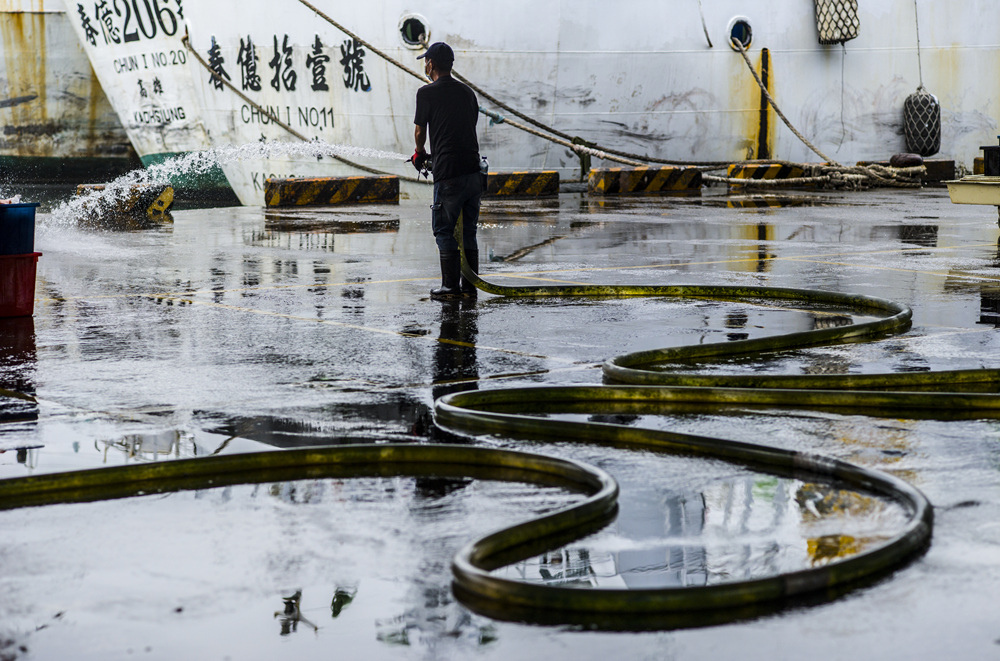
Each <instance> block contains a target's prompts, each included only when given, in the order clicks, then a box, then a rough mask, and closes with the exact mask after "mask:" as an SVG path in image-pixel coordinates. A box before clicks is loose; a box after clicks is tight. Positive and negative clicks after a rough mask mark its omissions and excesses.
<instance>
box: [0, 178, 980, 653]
mask: <svg viewBox="0 0 1000 661" xmlns="http://www.w3.org/2000/svg"><path fill="white" fill-rule="evenodd" d="M53 206H54V205H49V210H48V211H46V212H45V213H42V214H41V215H40V217H39V228H38V232H37V239H36V246H37V249H38V250H39V251H41V252H42V253H43V256H42V258H41V259H40V261H39V272H38V284H37V289H36V297H37V300H36V305H35V316H34V318H33V319H29V320H8V321H4V322H0V342H2V343H3V344H2V346H0V352H2V355H0V379H2V382H0V387H4V388H7V389H10V390H16V391H19V392H27V393H30V394H32V395H34V396H35V397H36V398H37V403H31V402H26V401H24V400H22V399H17V398H10V397H8V398H4V399H0V405H2V408H0V415H2V418H3V419H4V420H5V421H4V422H3V423H2V426H0V451H3V452H2V453H0V478H10V477H19V476H23V475H29V474H40V473H49V472H57V471H65V470H72V469H79V468H98V467H104V466H112V465H122V464H129V463H135V462H147V461H164V460H169V459H171V458H176V457H194V456H205V455H211V454H218V453H233V452H245V451H259V450H266V451H279V450H281V449H284V448H291V447H302V446H309V445H322V444H339V443H361V442H365V443H367V442H384V441H393V442H414V443H419V442H427V441H428V440H431V441H438V442H457V441H463V440H464V439H459V438H457V437H455V436H454V435H452V434H449V433H447V432H444V431H442V430H439V429H437V428H436V427H435V425H434V423H433V416H432V409H431V407H432V405H433V401H434V399H435V398H436V397H439V396H441V395H442V394H445V393H448V392H453V391H456V390H462V389H470V388H480V389H486V388H501V387H508V386H520V385H527V384H567V383H585V384H599V383H601V381H602V376H601V371H600V364H601V363H602V362H603V361H604V360H606V359H608V358H610V357H612V356H614V355H616V354H620V353H624V352H628V351H636V350H640V349H645V348H656V347H666V346H675V345H682V344H696V343H707V342H723V341H726V340H731V339H741V338H745V337H759V336H764V335H767V334H773V333H784V332H788V331H791V330H797V329H806V328H812V327H815V326H816V325H817V324H821V323H840V322H839V320H838V319H837V318H836V315H832V316H831V315H822V314H815V313H813V312H812V311H808V310H796V309H782V308H775V307H773V306H767V305H752V304H750V303H733V302H722V301H712V302H708V301H692V300H686V301H678V300H658V299H641V298H628V299H606V298H602V299H573V300H570V299H551V300H530V301H528V300H519V299H509V298H503V297H494V296H490V295H487V294H481V295H480V297H479V298H478V300H477V301H464V302H449V303H438V302H434V301H431V300H429V298H428V295H427V292H428V290H429V289H430V288H431V287H432V286H435V284H436V282H437V279H438V275H437V255H436V252H435V248H434V245H433V241H432V238H431V234H430V219H429V211H428V209H427V203H426V202H424V201H417V200H403V201H402V203H401V204H400V205H399V206H362V207H353V208H343V209H339V210H296V211H281V212H270V211H264V210H262V209H259V208H225V209H201V210H198V209H194V210H187V211H176V212H174V214H173V216H174V221H173V223H172V224H169V225H163V226H158V227H153V228H150V229H144V230H140V231H116V230H108V229H100V228H88V227H82V226H80V225H79V224H78V223H77V222H75V221H74V219H72V218H67V217H65V216H64V215H61V214H60V213H59V212H58V211H56V212H53V210H52V207H53ZM997 237H998V228H997V225H996V212H995V210H993V209H992V208H989V207H969V206H955V205H952V204H950V202H949V200H948V196H947V193H946V192H945V191H944V190H942V189H927V190H923V191H919V192H915V193H914V192H896V191H872V192H865V193H851V194H844V193H819V192H817V193H802V192H798V193H792V194H789V195H786V196H783V197H775V196H758V195H732V196H730V195H727V194H725V192H724V191H722V190H721V189H709V190H706V192H705V193H704V194H703V195H702V196H700V197H679V198H666V197H642V198H620V199H616V198H609V199H602V200H595V199H589V198H587V197H586V196H584V195H581V194H563V195H561V196H560V197H559V198H558V199H548V200H542V201H529V200H520V201H519V200H507V201H490V202H488V203H486V204H485V205H484V209H483V215H482V218H481V224H480V251H481V255H482V257H483V264H482V269H481V270H482V274H483V277H484V278H486V279H487V280H492V281H497V282H503V283H505V284H558V283H578V282H580V283H618V284H666V283H672V284H752V285H771V286H780V287H799V288H815V289H825V290H833V291H843V292H857V293H862V294H868V295H874V296H879V297H882V298H888V299H892V300H896V301H900V302H903V303H906V304H908V305H910V306H911V307H912V308H913V310H914V323H913V328H912V329H911V330H910V331H909V332H908V333H907V334H905V335H902V336H897V337H893V338H889V339H886V340H883V341H879V342H871V343H863V344H853V345H844V346H838V347H825V348H816V349H810V350H804V351H799V352H793V353H790V354H787V355H782V356H780V357H777V358H771V357H759V358H755V359H751V360H745V361H739V362H738V363H736V364H733V365H725V366H716V367H715V368H716V369H732V370H736V371H765V372H775V373H782V372H787V373H811V374H821V373H840V372H848V371H854V372H880V371H919V370H928V369H961V368H977V367H996V366H997V364H998V359H997V355H998V351H997V350H998V348H1000V338H998V334H997V328H998V327H1000V270H998V268H1000V246H998V241H997ZM918 417H922V416H918ZM928 417H929V419H916V420H910V419H898V418H892V419H885V418H872V417H868V416H865V415H862V414H859V413H854V412H839V413H836V412H811V411H798V410H795V411H774V410H745V411H717V412H703V411H699V412H694V413H691V414H686V415H685V414H679V415H673V416H669V417H668V416H652V415H649V416H636V417H635V418H634V419H631V422H632V423H633V424H640V425H652V426H656V427H658V428H668V429H677V430H681V431H694V432H697V433H704V434H712V435H717V436H723V437H726V438H734V439H738V440H748V441H752V442H758V443H760V442H769V443H774V444H777V445H780V446H782V447H795V448H801V449H807V450H809V451H812V452H816V453H819V454H824V455H829V456H833V457H837V458H842V459H847V460H849V461H853V462H855V463H858V464H862V465H865V466H870V467H874V468H879V469H882V470H885V471H888V472H891V473H893V474H896V475H898V476H900V477H903V478H904V479H906V480H908V481H910V482H911V483H913V484H915V485H916V486H918V487H919V488H920V489H921V490H923V491H924V492H925V493H926V494H927V496H928V497H929V498H930V500H931V502H932V503H933V504H934V505H935V508H936V525H937V527H936V529H935V535H934V541H933V543H932V545H931V547H930V549H929V551H928V552H927V554H926V555H925V556H923V557H922V558H920V559H918V560H916V561H915V562H914V563H913V564H911V565H910V566H908V567H907V568H905V569H902V570H900V571H899V572H897V573H895V574H894V575H892V576H889V577H887V578H886V579H884V580H883V581H882V582H880V583H878V584H875V585H873V586H869V587H867V588H864V589H862V590H858V591H855V592H853V593H851V594H848V595H845V596H843V597H840V598H839V599H836V600H833V601H830V602H828V603H823V604H820V605H816V606H812V607H800V608H795V609H791V610H783V611H781V612H779V613H776V614H762V615H761V616H760V617H758V618H752V619H749V620H745V621H740V622H736V623H730V624H725V625H720V626H714V627H705V628H693V629H683V630H677V631H666V632H652V633H609V632H601V633H598V632H583V631H576V630H571V629H566V628H547V627H539V626H527V625H520V624H509V623H501V622H496V621H493V620H490V619H489V618H485V617H483V616H479V615H476V614H473V613H470V612H469V611H467V610H466V609H464V608H463V607H462V606H461V605H460V604H458V603H456V602H455V601H454V598H453V597H452V596H451V593H450V589H449V581H450V577H449V573H448V561H449V560H450V557H451V555H452V554H453V553H454V552H455V550H457V548H459V547H460V546H462V545H464V544H465V543H466V542H467V541H469V537H470V536H472V535H473V534H475V533H480V532H485V531H488V530H492V529H494V528H497V527H499V526H500V525H501V524H504V523H510V522H512V521H516V520H518V518H519V516H518V513H519V512H521V513H522V514H523V512H538V511H545V510H547V509H549V508H552V507H554V506H556V505H558V504H560V503H564V502H567V501H568V500H571V497H570V496H568V495H566V494H563V493H560V492H556V491H546V490H539V489H535V488H531V487H528V486H524V487H518V486H512V485H497V484H486V483H472V484H470V483H467V482H455V481H447V480H444V481H440V482H434V481H425V482H421V481H419V480H416V481H414V480H405V479H403V478H396V479H389V480H378V479H374V478H372V479H364V480H353V481H351V480H348V481H343V482H342V483H338V484H333V483H331V481H326V482H323V483H317V484H306V485H304V484H299V483H296V484H291V485H268V486H267V487H260V488H256V487H253V486H249V487H241V488H231V489H230V488H227V489H225V490H211V489H206V490H205V491H204V492H201V491H199V492H194V493H193V494H188V495H186V494H173V495H170V496H163V497H156V498H147V499H132V500H129V501H121V502H108V503H97V504H91V505H71V506H69V505H68V506H58V507H51V508H32V509H25V510H15V511H10V512H3V513H0V529H2V530H3V531H4V533H3V535H2V540H0V559H2V561H3V563H4V566H5V571H4V572H3V577H2V578H0V594H2V595H3V596H0V659H6V658H8V657H9V658H12V659H19V658H22V657H23V658H43V659H44V658H69V657H70V656H72V657H74V658H95V659H96V658H100V659H111V658H179V657H180V656H187V657H190V658H220V659H221V658H227V657H229V658H234V659H235V658H273V657H275V656H277V655H278V654H287V655H292V656H294V657H295V658H303V659H311V658H329V657H330V656H331V655H332V654H334V653H335V652H336V653H340V654H344V653H345V652H347V656H348V657H349V658H353V657H355V656H361V655H362V654H363V655H364V656H365V657H366V658H435V659H440V658H445V659H447V658H454V659H458V658H468V657H469V656H473V655H475V656H482V657H486V658H510V657H511V656H512V655H517V656H519V657H522V658H535V657H543V656H544V657H549V658H567V659H569V658H601V657H606V656H608V655H611V654H614V655H617V656H621V657H624V658H666V659H672V658H684V659H688V658H735V657H736V656H737V655H739V656H742V657H746V658H752V659H758V658H759V659H763V658H793V657H794V658H798V657H801V656H803V655H809V656H813V657H815V658H844V657H855V658H861V659H866V658H886V657H889V658H899V657H904V656H905V657H910V658H992V657H996V656H998V655H1000V629H998V625H997V617H996V616H997V613H998V610H997V606H996V604H995V595H996V594H997V593H998V592H1000V523H998V521H1000V440H998V429H1000V422H998V421H997V420H996V419H991V418H989V417H983V418H975V419H962V420H949V419H947V418H948V416H947V415H946V414H944V413H942V414H941V415H933V416H928ZM475 442H478V443H485V444H493V445H498V446H503V447H527V448H528V449H531V450H533V451H539V452H544V453H550V454H555V455H558V456H567V457H572V458H577V459H582V460H585V461H589V462H591V463H595V464H598V465H601V466H602V467H604V468H605V469H606V470H608V471H610V472H611V473H612V474H614V475H615V476H616V477H618V478H619V480H620V481H621V482H622V485H623V503H622V515H621V518H620V520H619V522H618V523H617V524H616V526H615V527H614V528H613V530H611V531H610V532H606V533H604V534H603V535H598V536H596V537H595V538H594V539H592V540H590V541H589V542H587V543H582V544H576V545H573V546H572V547H571V548H569V549H567V550H565V551H564V552H563V553H562V554H561V556H560V557H559V558H557V559H553V558H548V559H541V560H539V561H538V562H537V563H529V564H528V565H525V566H524V567H521V568H519V569H518V571H521V572H522V575H525V576H528V575H530V576H536V575H537V576H544V575H545V574H546V573H549V574H551V572H552V571H553V567H554V566H557V565H560V564H561V566H562V567H563V569H564V570H566V571H567V574H566V576H567V577H568V576H569V575H570V573H571V572H569V570H570V569H571V567H572V568H575V569H577V570H579V571H580V572H581V573H580V574H579V576H583V577H585V578H586V580H587V581H589V582H590V583H591V584H593V585H596V586H598V587H600V586H601V585H612V584H620V583H625V584H628V585H639V584H644V585H645V584H650V583H652V584H669V585H683V584H685V583H691V582H697V581H713V580H724V579H725V576H749V575H757V574H762V573H767V572H771V571H777V570H787V569H788V568H790V567H795V566H798V565H801V564H802V563H809V562H819V561H821V559H820V558H819V556H818V555H817V554H816V553H815V549H810V548H809V547H808V544H807V540H806V539H805V536H804V535H803V531H802V528H803V526H804V525H805V524H803V521H804V520H805V519H806V518H807V517H806V515H805V514H803V512H804V511H805V510H806V509H808V508H807V507H806V505H804V504H803V500H802V494H803V485H790V484H786V482H787V481H771V480H770V478H767V477H766V476H765V477H762V476H755V475H752V474H749V473H748V471H746V470H744V469H741V468H739V467H733V466H719V465H715V464H714V463H713V462H704V461H701V462H699V461H696V460H692V459H682V458H672V457H660V456H650V455H646V454H640V453H629V452H624V451H615V450H613V449H609V448H590V447H585V446H577V445H571V444H558V443H543V442H534V443H527V444H525V443H523V442H518V441H513V440H509V439H502V438H492V437H490V438H480V439H476V440H475ZM692 503H697V505H693V504H692ZM866 508H867V506H862V505H858V504H855V505H854V506H845V507H844V508H843V510H842V511H839V513H838V511H834V512H833V513H832V514H829V517H828V519H827V520H826V523H825V524H824V525H827V524H829V519H830V518H832V519H837V518H838V517H839V516H841V515H843V516H845V517H846V516H853V517H855V518H856V519H857V520H858V521H859V522H860V523H858V524H857V526H858V528H859V530H862V532H863V533H864V534H867V535H869V536H877V535H878V534H879V533H878V530H879V527H880V526H890V527H891V526H892V525H893V524H894V521H895V519H894V517H895V514H894V513H892V512H891V511H887V510H883V509H879V508H867V509H866ZM834 509H836V508H834ZM817 516H818V515H817ZM859 536H861V535H860V533H859ZM671 540H673V541H671ZM789 549H791V550H789ZM584 551H585V553H584ZM630 554H631V555H630ZM556 555H559V554H556ZM581 558H584V559H583V560H581ZM543 570H544V571H543ZM537 576H536V577H537ZM579 576H578V577H579ZM539 580H540V579H539ZM296 591H298V592H299V597H298V601H294V604H295V607H294V609H298V610H297V611H296V612H298V613H300V615H301V617H298V616H296V617H290V616H289V615H288V613H287V612H286V606H287V604H288V603H290V602H289V600H290V599H292V598H293V596H294V594H295V592H296ZM338 604H339V605H338ZM294 609H293V610H294ZM22 646H23V647H24V648H26V649H27V650H28V651H27V652H22V651H19V650H20V648H21V647H22ZM5 655H6V656H5Z"/></svg>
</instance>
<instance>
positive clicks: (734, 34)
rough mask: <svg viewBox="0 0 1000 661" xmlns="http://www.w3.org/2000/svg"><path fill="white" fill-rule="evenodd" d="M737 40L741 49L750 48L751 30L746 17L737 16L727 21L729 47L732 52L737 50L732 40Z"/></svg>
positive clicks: (751, 40)
mask: <svg viewBox="0 0 1000 661" xmlns="http://www.w3.org/2000/svg"><path fill="white" fill-rule="evenodd" d="M734 39H736V40H739V42H740V43H741V44H743V48H744V49H746V48H750V44H751V43H752V42H753V28H751V27H750V19H749V18H747V17H746V16H737V17H736V18H734V19H733V20H731V21H729V46H730V47H731V48H732V49H733V50H739V48H737V47H736V44H734V43H733V40H734Z"/></svg>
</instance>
